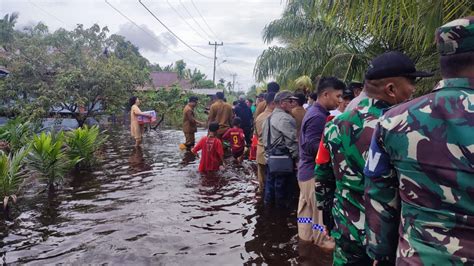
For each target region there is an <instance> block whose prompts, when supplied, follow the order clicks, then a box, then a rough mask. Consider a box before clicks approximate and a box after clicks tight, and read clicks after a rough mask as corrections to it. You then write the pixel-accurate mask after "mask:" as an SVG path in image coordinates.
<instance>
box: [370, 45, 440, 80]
mask: <svg viewBox="0 0 474 266" xmlns="http://www.w3.org/2000/svg"><path fill="white" fill-rule="evenodd" d="M431 76H433V74H432V73H428V72H423V71H417V70H416V68H415V63H414V62H413V61H412V60H411V59H410V58H409V57H408V56H406V55H405V54H403V53H400V52H396V51H392V52H387V53H383V54H381V55H379V56H377V57H376V58H374V59H373V60H372V62H370V65H369V68H368V69H367V72H366V73H365V78H366V79H368V80H374V79H383V78H390V77H413V78H416V77H420V78H423V77H431Z"/></svg>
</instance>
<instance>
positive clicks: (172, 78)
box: [150, 71, 193, 90]
mask: <svg viewBox="0 0 474 266" xmlns="http://www.w3.org/2000/svg"><path fill="white" fill-rule="evenodd" d="M150 77H151V80H152V82H153V85H154V86H155V88H157V89H158V88H170V87H172V86H173V85H175V84H179V85H180V87H181V88H182V89H184V90H189V89H191V88H192V87H193V86H192V85H191V82H190V81H189V80H187V79H182V80H180V79H179V78H178V73H176V72H167V71H155V72H151V73H150Z"/></svg>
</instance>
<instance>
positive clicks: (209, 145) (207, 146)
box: [192, 122, 224, 173]
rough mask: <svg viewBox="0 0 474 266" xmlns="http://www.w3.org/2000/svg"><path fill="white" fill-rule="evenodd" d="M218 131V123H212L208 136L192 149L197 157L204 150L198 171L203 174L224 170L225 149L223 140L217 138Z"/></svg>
mask: <svg viewBox="0 0 474 266" xmlns="http://www.w3.org/2000/svg"><path fill="white" fill-rule="evenodd" d="M218 130H219V124H218V123H215V122H213V123H210V124H209V132H208V134H207V136H204V137H202V138H201V139H200V140H199V142H198V143H197V144H196V146H195V147H194V148H193V149H192V153H194V154H196V155H197V153H198V152H199V151H200V150H202V156H201V161H200V162H199V169H198V171H199V172H201V173H207V172H213V171H218V170H219V169H221V168H223V166H222V164H223V161H224V147H223V146H222V142H221V140H220V139H218V138H217V131H218Z"/></svg>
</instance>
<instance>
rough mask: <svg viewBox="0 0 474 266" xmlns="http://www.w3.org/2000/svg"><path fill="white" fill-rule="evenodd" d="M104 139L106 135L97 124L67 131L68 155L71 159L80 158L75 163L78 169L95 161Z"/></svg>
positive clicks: (91, 164)
mask: <svg viewBox="0 0 474 266" xmlns="http://www.w3.org/2000/svg"><path fill="white" fill-rule="evenodd" d="M106 140H107V136H106V135H104V132H100V130H99V127H98V126H93V127H88V126H84V127H82V128H77V129H75V130H72V131H70V132H67V133H66V143H67V146H68V151H67V153H68V156H69V158H70V159H71V160H74V159H75V158H79V159H80V161H79V162H78V163H77V164H76V167H77V168H79V169H84V168H87V167H91V166H93V165H94V164H95V163H96V162H97V160H96V155H97V152H98V151H99V149H100V148H101V146H102V145H103V144H104V142H105V141H106Z"/></svg>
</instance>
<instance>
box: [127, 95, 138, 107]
mask: <svg viewBox="0 0 474 266" xmlns="http://www.w3.org/2000/svg"><path fill="white" fill-rule="evenodd" d="M137 99H138V98H137V96H132V97H130V99H129V100H128V104H130V107H132V106H133V105H134V104H135V102H136V101H137Z"/></svg>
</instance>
